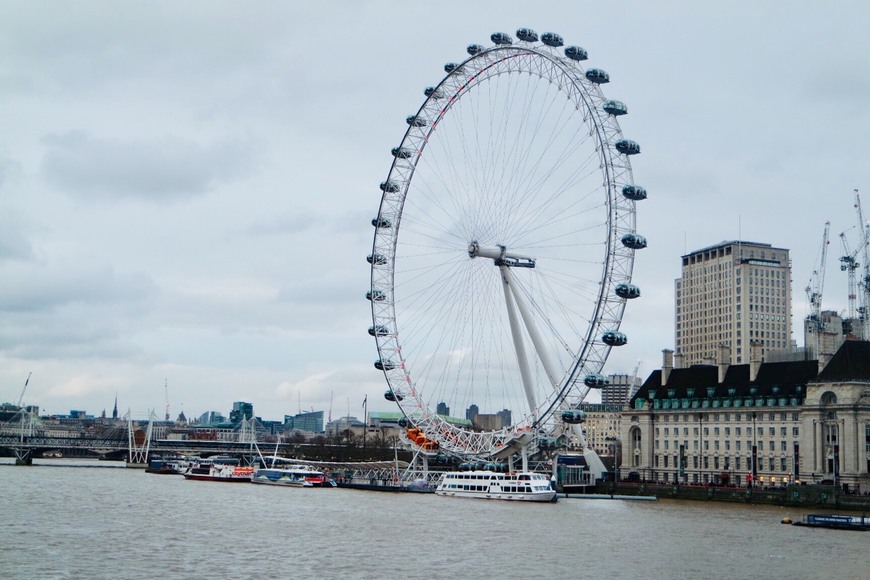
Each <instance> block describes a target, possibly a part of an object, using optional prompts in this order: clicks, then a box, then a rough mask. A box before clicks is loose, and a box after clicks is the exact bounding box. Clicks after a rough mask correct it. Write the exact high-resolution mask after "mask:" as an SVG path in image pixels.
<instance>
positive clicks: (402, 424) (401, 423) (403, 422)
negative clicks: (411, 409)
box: [397, 417, 411, 428]
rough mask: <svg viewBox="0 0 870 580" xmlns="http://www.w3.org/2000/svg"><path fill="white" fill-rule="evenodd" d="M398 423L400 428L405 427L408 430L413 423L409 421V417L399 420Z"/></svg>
mask: <svg viewBox="0 0 870 580" xmlns="http://www.w3.org/2000/svg"><path fill="white" fill-rule="evenodd" d="M397 423H398V424H399V427H403V428H407V427H408V426H409V425H410V424H411V422H410V421H408V418H407V417H402V418H401V419H399V420H398V421H397Z"/></svg>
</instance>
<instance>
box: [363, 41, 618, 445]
mask: <svg viewBox="0 0 870 580" xmlns="http://www.w3.org/2000/svg"><path fill="white" fill-rule="evenodd" d="M477 48H478V49H479V50H477V51H476V52H475V53H474V54H472V56H471V57H469V58H468V59H466V60H465V61H464V62H462V63H459V64H457V65H453V66H451V65H448V67H445V68H446V69H448V68H449V69H452V70H450V71H449V72H448V73H447V75H446V76H445V77H444V78H443V79H442V80H441V82H440V83H439V84H438V85H436V86H434V87H430V88H429V89H427V91H426V98H425V100H424V102H423V105H422V106H421V107H420V109H419V110H418V112H417V113H416V114H415V115H412V116H410V117H409V118H408V120H407V121H408V125H409V128H408V130H407V131H406V133H405V135H404V137H403V139H402V141H401V143H400V145H399V146H398V147H397V148H396V149H395V150H394V161H393V163H392V165H391V167H390V171H389V174H388V176H387V179H386V180H385V181H384V183H382V185H381V189H382V190H383V195H382V197H381V203H380V207H379V211H378V215H377V217H376V218H375V220H373V225H374V226H375V236H374V240H373V247H372V254H371V256H370V261H371V263H372V269H371V272H372V277H371V291H370V294H369V297H370V298H371V304H372V321H373V325H372V327H371V328H370V333H371V334H373V336H375V339H376V343H377V347H378V354H379V359H378V363H376V366H378V367H379V369H380V370H381V371H382V372H383V373H384V375H385V377H386V380H387V385H388V390H387V394H386V395H387V396H388V397H389V398H391V399H394V400H396V403H397V404H398V406H399V407H400V409H401V410H402V412H403V413H404V414H405V416H406V417H408V418H409V419H410V420H411V421H412V422H413V423H414V424H415V425H416V426H417V427H418V428H419V429H420V430H421V432H423V433H425V434H426V436H427V438H428V440H433V441H437V442H438V447H439V448H440V449H443V450H445V451H448V452H451V453H457V454H465V455H477V456H486V455H491V454H492V453H494V452H495V451H497V450H498V449H499V448H500V446H502V445H503V444H504V442H505V441H506V440H507V438H509V437H510V436H511V435H512V433H513V432H515V431H516V430H518V429H524V428H525V429H533V430H534V432H535V433H538V432H539V431H540V430H541V429H543V428H549V427H550V426H552V423H553V419H554V417H555V416H556V415H557V412H558V411H559V410H560V409H565V408H574V407H576V406H578V405H579V403H580V402H582V401H583V400H584V399H585V397H586V395H587V394H588V392H589V386H588V385H587V384H585V383H584V378H585V377H587V376H590V375H594V374H596V373H600V372H601V370H602V369H603V366H604V363H605V361H606V359H607V356H608V354H609V352H610V348H611V346H612V345H611V344H608V343H606V342H605V341H604V340H603V339H602V335H603V333H605V332H617V331H618V329H619V326H620V324H621V320H622V315H623V311H624V307H625V302H626V300H625V298H624V297H619V296H617V295H616V293H615V288H616V286H617V285H620V284H622V285H625V284H629V283H630V281H631V272H632V269H633V261H634V250H633V249H632V248H629V247H626V245H625V244H624V243H622V238H623V237H624V236H625V235H627V234H634V230H635V202H634V200H632V199H628V198H626V197H625V196H624V195H623V194H622V192H621V191H622V188H624V187H625V186H628V185H633V177H632V173H631V166H630V163H629V160H628V155H626V154H622V153H621V152H618V151H617V150H616V149H615V143H617V142H618V141H621V140H622V133H621V130H620V129H619V125H618V123H617V121H616V118H615V115H611V114H608V113H606V112H604V110H603V109H602V106H603V105H604V103H605V102H609V101H606V99H605V98H604V95H603V93H602V92H601V90H600V87H599V85H598V84H597V83H595V82H592V81H590V80H589V79H588V78H587V75H586V74H584V69H583V68H582V67H581V66H580V64H579V61H577V60H573V59H570V58H568V57H566V56H561V55H560V53H559V51H558V50H556V48H555V47H551V46H546V45H543V44H541V43H539V42H519V43H517V44H496V45H495V46H493V47H490V48H486V49H483V48H482V47H477ZM471 49H472V47H469V53H471V52H472V50H471ZM590 70H592V69H590ZM524 81H528V82H524ZM541 87H544V88H543V89H542V88H541ZM542 95H543V96H542ZM557 96H559V98H557ZM566 97H567V98H566ZM518 103H519V104H518ZM566 103H567V104H568V105H569V106H568V107H566V106H565V104H566ZM487 108H488V110H487ZM504 111H508V113H504ZM553 111H557V112H556V113H555V116H552V115H551V112H553ZM502 117H503V118H504V119H502ZM514 117H515V118H514ZM551 117H552V118H551ZM487 128H488V131H485V133H486V134H485V135H484V136H483V137H481V136H480V133H481V129H487ZM584 135H585V136H584ZM581 136H584V137H582V138H581ZM505 142H507V143H509V145H504V144H505ZM528 143H533V144H534V145H535V146H536V147H539V148H542V149H543V150H544V151H543V153H541V152H540V151H536V150H535V151H533V150H531V145H529V146H528V147H526V146H525V145H524V144H528ZM554 143H558V144H561V145H564V147H563V148H562V150H561V151H559V150H557V151H547V149H548V148H550V147H549V146H550V145H552V144H554ZM581 150H582V151H581ZM590 151H591V153H590ZM469 158H471V160H470V159H469ZM542 167H543V168H544V169H543V170H542V169H541V168H542ZM596 180H597V181H598V185H597V187H592V186H590V185H589V184H590V183H592V184H594V183H595V181H596ZM553 191H555V192H556V193H553ZM506 200H507V201H506ZM501 216H506V217H501ZM529 216H533V217H532V218H530V217H529ZM575 221H576V224H575V223H574V222H575ZM501 222H504V223H501ZM516 222H521V223H520V225H516ZM544 226H546V228H545V227H544ZM542 232H546V233H542ZM584 232H585V233H586V234H588V235H591V236H598V239H594V238H593V239H592V241H591V242H590V239H589V238H584V237H583V235H584ZM463 236H464V237H463ZM478 238H484V239H480V240H479V239H478ZM445 241H446V243H445ZM474 244H481V245H483V246H484V247H485V248H488V250H487V251H485V252H480V253H475V252H472V251H471V249H470V248H472V247H474ZM572 244H573V245H572ZM515 245H516V247H515ZM508 246H510V247H508ZM587 246H588V247H589V248H592V250H590V251H594V252H597V253H594V254H593V255H597V256H598V257H597V259H596V260H587V262H586V263H583V264H579V263H572V264H570V265H568V264H569V263H571V262H582V260H580V259H579V258H577V259H575V254H574V253H572V252H574V251H585V250H586V249H589V248H587ZM499 247H502V248H503V252H505V253H507V254H508V255H510V253H511V252H512V251H514V250H515V251H516V252H522V251H524V250H525V251H527V252H529V253H534V254H536V256H538V257H539V258H540V260H536V258H535V256H528V257H525V256H523V258H526V259H528V260H529V261H528V262H526V263H525V264H514V265H516V266H523V265H524V266H526V267H525V268H515V269H516V270H520V269H522V270H523V271H522V272H520V271H517V272H516V273H515V274H514V275H512V276H511V278H516V279H518V280H519V282H518V284H517V286H518V287H519V288H520V290H519V291H518V292H516V298H515V300H520V301H526V300H528V301H529V302H530V304H531V305H530V306H529V308H528V309H529V311H530V312H532V313H533V317H534V318H537V321H538V324H539V325H540V326H541V327H543V329H544V331H545V332H544V333H543V334H545V335H546V336H547V338H546V339H547V340H548V341H549V345H550V348H552V349H554V350H556V351H558V353H557V355H556V359H557V363H556V365H555V366H556V367H557V369H558V370H557V372H556V373H555V374H557V375H558V377H556V378H555V379H553V380H552V381H547V380H542V379H541V376H542V375H543V372H540V373H538V375H537V376H536V377H533V379H532V383H533V384H534V385H535V388H533V389H532V390H533V391H534V392H532V393H528V391H526V396H525V398H524V400H523V397H518V396H517V394H518V393H521V392H522V391H520V390H519V388H518V386H517V385H518V384H519V383H520V381H518V380H517V379H516V377H511V376H508V375H509V372H508V371H510V367H511V365H513V366H514V367H516V365H517V363H516V357H517V356H518V355H517V353H519V352H521V351H522V350H528V351H529V352H530V353H531V358H532V359H534V360H533V361H532V363H531V365H530V368H533V369H535V372H537V370H539V369H538V364H537V362H536V361H537V360H538V359H536V358H535V351H534V349H531V348H529V349H526V348H525V347H523V348H519V347H517V348H515V350H514V353H513V355H511V354H510V353H509V352H508V351H510V348H509V347H508V346H507V344H508V343H507V334H506V333H505V332H504V331H503V330H501V329H498V328H496V327H497V326H504V325H505V320H504V313H503V312H502V313H501V314H499V308H500V309H501V310H502V311H503V310H504V308H505V304H504V299H503V300H502V303H501V305H500V306H499V304H498V302H497V300H496V299H492V298H491V297H490V298H489V299H486V297H487V296H488V295H489V294H491V293H493V288H495V293H496V294H497V293H500V292H501V291H502V289H501V288H499V287H498V286H499V285H498V283H497V282H496V284H495V285H494V286H493V283H492V281H493V279H495V280H496V281H497V280H498V275H493V273H495V272H497V270H498V268H493V267H492V266H493V265H495V264H498V263H500V262H499V259H498V258H494V256H495V255H496V254H498V250H497V248H499ZM494 248H496V249H494ZM463 253H464V255H463ZM585 258H586V256H584V259H585ZM486 260H490V263H489V264H484V263H483V262H485V261H486ZM560 268H562V269H563V270H566V271H565V272H560V271H559V269H560ZM589 271H594V275H590V274H589V273H588V272H589ZM531 272H534V274H530V275H526V274H529V273H531ZM578 272H583V273H585V274H584V276H578ZM524 275H525V276H524ZM584 278H585V279H584ZM581 279H583V280H582V283H579V282H578V280H581ZM572 292H578V294H579V295H578V296H576V298H577V300H578V301H579V302H580V304H581V305H582V307H583V308H585V309H586V310H589V311H588V312H579V311H577V309H576V308H575V306H574V305H573V300H571V299H570V298H571V294H572ZM506 295H507V294H505V295H504V296H506ZM507 300H508V301H509V302H510V300H511V299H509V298H508V299H507ZM470 302H475V303H476V304H475V305H474V306H468V305H467V304H468V303H470ZM457 303H462V304H463V305H460V306H457ZM428 310H435V311H436V314H435V316H432V317H428V315H427V314H426V311H428ZM485 317H488V318H486V319H484V318H485ZM472 320H473V322H469V321H472ZM487 325H490V328H488V329H487V330H485V331H483V330H474V329H472V330H468V329H467V327H487ZM485 332H488V333H489V334H488V335H485ZM526 334H527V333H526ZM484 336H487V338H488V340H490V341H492V342H493V343H494V345H493V346H492V347H491V350H490V351H487V345H486V344H485V343H486V342H487V341H486V340H484V339H483V338H484ZM514 346H516V345H514ZM545 350H546V349H545ZM563 350H564V352H561V351H563ZM512 357H513V358H512ZM543 358H546V357H543ZM541 362H545V361H543V359H541ZM482 383H486V388H487V389H490V390H491V391H497V390H499V389H501V390H502V391H504V392H507V391H511V392H510V393H509V394H503V396H502V397H501V398H500V399H498V397H492V399H493V400H495V399H498V400H501V401H506V403H505V404H506V405H507V404H510V405H511V407H508V406H504V407H502V408H504V409H511V410H512V411H513V412H516V411H519V413H517V415H513V416H512V421H511V424H510V426H508V427H506V428H502V429H492V430H486V431H477V430H473V429H470V428H468V427H463V426H460V425H457V424H456V422H453V421H448V420H447V419H446V418H445V417H443V416H442V415H441V414H439V413H438V412H437V407H436V405H437V404H438V403H440V402H442V401H453V402H454V405H455V404H457V403H458V402H462V404H463V405H467V404H468V403H469V402H473V403H475V404H477V403H476V402H475V401H474V399H473V397H475V396H478V397H484V393H485V391H484V390H480V391H477V392H470V391H475V390H476V389H478V388H479V387H480V386H481V384H482ZM448 393H454V394H451V395H448ZM490 395H491V393H490V394H487V395H486V397H489V396H490ZM512 397H513V398H512ZM480 402H483V401H480ZM524 404H525V405H527V407H525V408H523V405H524ZM517 406H518V407H519V408H514V407H517ZM453 410H454V413H453V414H454V415H455V414H456V413H455V411H456V410H457V409H455V408H454V409H453ZM498 410H501V409H489V412H490V413H491V412H493V411H498ZM515 417H516V418H515Z"/></svg>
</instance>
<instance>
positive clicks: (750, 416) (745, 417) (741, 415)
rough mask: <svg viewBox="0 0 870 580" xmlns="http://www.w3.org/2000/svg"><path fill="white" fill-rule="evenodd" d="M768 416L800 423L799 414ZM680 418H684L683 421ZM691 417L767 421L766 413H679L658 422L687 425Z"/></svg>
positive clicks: (717, 420)
mask: <svg viewBox="0 0 870 580" xmlns="http://www.w3.org/2000/svg"><path fill="white" fill-rule="evenodd" d="M774 388H777V387H774ZM797 390H798V392H801V388H800V387H798V389H797ZM750 394H754V393H752V391H750ZM766 416H767V419H766V420H767V421H770V422H772V421H777V420H779V421H788V420H791V421H798V420H799V414H798V413H767V414H766ZM680 417H682V419H681V418H680ZM689 417H693V419H692V422H697V421H702V422H707V421H710V422H712V423H718V422H720V421H724V422H726V423H727V422H729V421H731V419H732V418H733V419H734V421H735V422H737V423H739V422H740V421H744V420H745V421H753V420H758V421H764V420H765V414H764V413H745V414H744V413H734V414H732V413H707V414H703V413H700V414H695V413H679V414H677V413H674V414H673V415H668V414H664V415H661V416H659V417H656V420H658V421H663V422H665V423H668V422H673V423H679V422H683V423H687V422H688V421H689ZM631 420H632V421H635V422H636V421H637V420H638V416H637V415H633V416H632V418H631Z"/></svg>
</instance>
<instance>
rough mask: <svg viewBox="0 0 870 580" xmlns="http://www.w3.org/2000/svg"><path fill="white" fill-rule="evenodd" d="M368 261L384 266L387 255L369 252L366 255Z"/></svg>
mask: <svg viewBox="0 0 870 580" xmlns="http://www.w3.org/2000/svg"><path fill="white" fill-rule="evenodd" d="M366 261H367V262H368V263H369V264H373V265H375V266H383V265H385V264H386V263H387V257H386V256H385V255H383V254H369V255H368V256H366Z"/></svg>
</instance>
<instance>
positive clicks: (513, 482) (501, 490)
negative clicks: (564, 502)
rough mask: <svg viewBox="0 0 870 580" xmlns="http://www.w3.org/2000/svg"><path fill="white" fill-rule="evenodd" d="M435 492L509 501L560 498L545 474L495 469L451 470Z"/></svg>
mask: <svg viewBox="0 0 870 580" xmlns="http://www.w3.org/2000/svg"><path fill="white" fill-rule="evenodd" d="M435 495H443V496H447V497H469V498H476V499H501V500H509V501H537V502H554V501H556V490H555V489H553V487H552V485H551V484H550V478H549V477H547V475H545V474H543V473H534V472H518V473H515V472H509V473H498V472H495V471H448V472H447V473H445V474H444V475H442V476H441V480H440V481H439V482H438V487H437V488H435Z"/></svg>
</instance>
